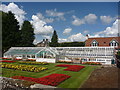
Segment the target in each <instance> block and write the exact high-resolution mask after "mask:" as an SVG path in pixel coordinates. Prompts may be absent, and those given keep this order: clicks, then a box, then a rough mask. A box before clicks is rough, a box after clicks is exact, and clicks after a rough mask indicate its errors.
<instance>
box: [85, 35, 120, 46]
mask: <svg viewBox="0 0 120 90" xmlns="http://www.w3.org/2000/svg"><path fill="white" fill-rule="evenodd" d="M94 40H95V41H97V42H98V43H99V46H109V43H110V42H111V41H112V40H116V41H117V42H118V43H119V47H120V37H99V38H88V39H87V40H86V42H85V46H90V45H91V43H92V41H94Z"/></svg>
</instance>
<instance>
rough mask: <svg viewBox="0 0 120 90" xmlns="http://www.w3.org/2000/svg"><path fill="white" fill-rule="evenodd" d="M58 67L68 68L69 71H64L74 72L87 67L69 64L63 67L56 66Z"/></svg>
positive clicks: (62, 65)
mask: <svg viewBox="0 0 120 90" xmlns="http://www.w3.org/2000/svg"><path fill="white" fill-rule="evenodd" d="M56 66H57V67H67V69H64V71H74V72H78V71H80V70H81V69H83V68H84V67H85V66H79V65H68V64H61V65H56Z"/></svg>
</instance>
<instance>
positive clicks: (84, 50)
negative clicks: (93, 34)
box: [4, 47, 115, 64]
mask: <svg viewBox="0 0 120 90" xmlns="http://www.w3.org/2000/svg"><path fill="white" fill-rule="evenodd" d="M114 50H115V49H114V47H11V48H10V49H9V50H8V51H7V52H6V53H5V54H4V57H6V58H17V59H23V60H24V59H35V60H36V62H50V63H55V62H57V61H60V60H64V61H71V62H73V63H81V62H100V63H102V64H111V61H112V60H115V58H114Z"/></svg>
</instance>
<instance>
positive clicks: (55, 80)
mask: <svg viewBox="0 0 120 90" xmlns="http://www.w3.org/2000/svg"><path fill="white" fill-rule="evenodd" d="M12 78H14V79H21V80H28V81H32V82H36V83H40V84H44V85H51V86H57V85H59V84H60V83H61V82H63V81H65V80H66V79H68V78H70V76H68V75H65V74H51V75H48V76H45V77H42V78H31V77H24V76H13V77H12Z"/></svg>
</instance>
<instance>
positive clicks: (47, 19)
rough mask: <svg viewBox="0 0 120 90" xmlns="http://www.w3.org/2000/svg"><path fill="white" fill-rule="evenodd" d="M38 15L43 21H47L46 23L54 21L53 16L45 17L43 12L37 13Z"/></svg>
mask: <svg viewBox="0 0 120 90" xmlns="http://www.w3.org/2000/svg"><path fill="white" fill-rule="evenodd" d="M37 17H38V18H39V19H41V20H43V21H45V22H46V23H52V22H53V21H54V19H53V18H45V17H44V16H43V15H42V13H37Z"/></svg>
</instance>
